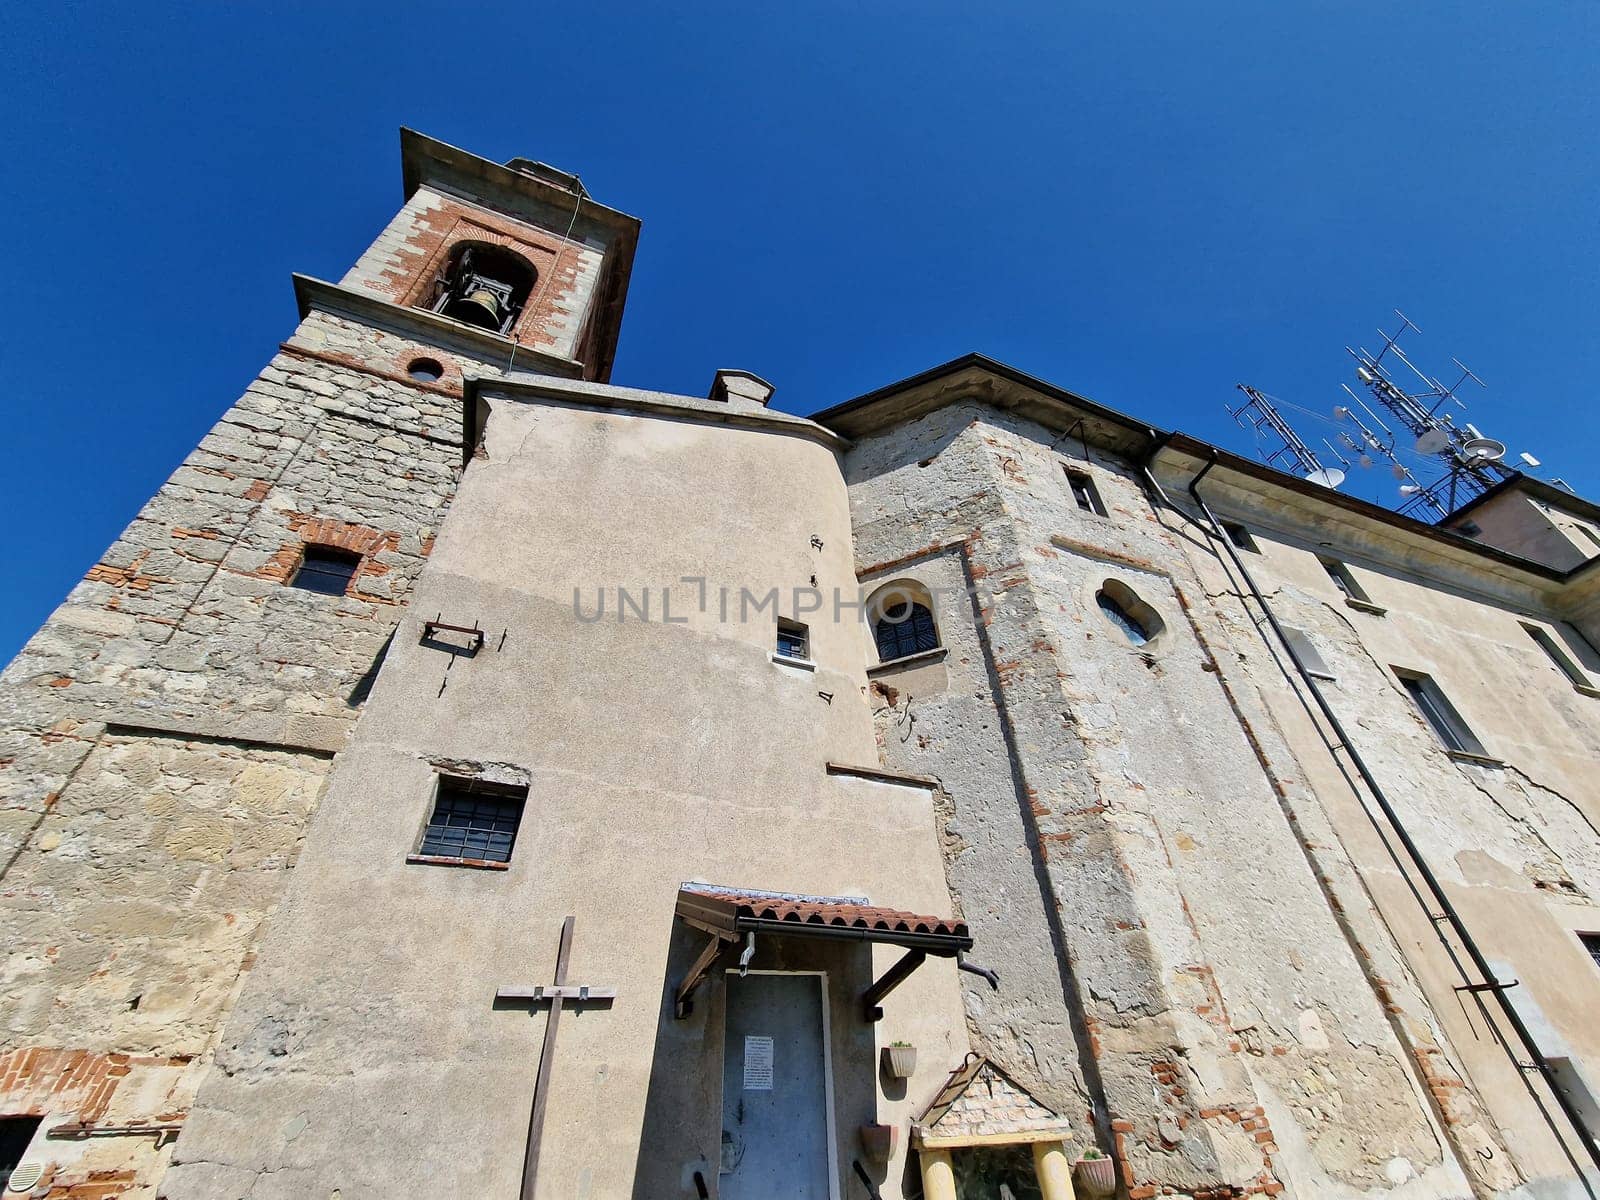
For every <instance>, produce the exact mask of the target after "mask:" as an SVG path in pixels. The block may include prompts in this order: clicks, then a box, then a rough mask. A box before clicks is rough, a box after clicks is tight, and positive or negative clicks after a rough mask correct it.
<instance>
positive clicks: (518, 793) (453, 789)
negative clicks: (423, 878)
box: [417, 775, 528, 863]
mask: <svg viewBox="0 0 1600 1200" xmlns="http://www.w3.org/2000/svg"><path fill="white" fill-rule="evenodd" d="M527 801H528V789H527V788H525V787H524V788H519V787H511V786H509V785H506V784H499V783H486V782H484V781H483V780H481V779H457V778H455V777H454V776H450V775H441V776H440V777H439V790H438V793H437V794H436V795H435V797H434V801H433V815H432V816H431V817H429V818H428V827H427V829H425V830H424V831H423V834H422V845H421V846H420V847H418V849H417V853H418V854H421V855H423V856H425V857H428V858H457V859H462V860H465V861H468V862H496V863H503V862H510V861H511V847H512V845H513V844H514V843H515V842H516V840H517V826H518V824H520V823H521V821H522V810H523V808H524V807H525V806H526V804H527Z"/></svg>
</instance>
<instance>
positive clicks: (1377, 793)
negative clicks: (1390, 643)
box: [1140, 431, 1600, 1169]
mask: <svg viewBox="0 0 1600 1200" xmlns="http://www.w3.org/2000/svg"><path fill="white" fill-rule="evenodd" d="M1152 433H1153V431H1152ZM1161 445H1162V443H1160V442H1157V443H1156V444H1155V447H1154V449H1152V450H1151V452H1150V454H1149V455H1148V456H1147V457H1146V458H1145V461H1144V463H1143V465H1142V466H1141V467H1140V471H1141V472H1142V473H1143V475H1144V478H1145V481H1146V482H1147V483H1148V484H1149V485H1150V486H1151V488H1152V489H1154V491H1155V492H1156V494H1157V495H1159V496H1160V497H1161V498H1162V500H1163V501H1165V502H1166V503H1167V504H1168V505H1169V506H1170V507H1173V508H1174V509H1176V506H1175V505H1173V504H1172V501H1171V499H1170V498H1168V496H1167V494H1166V492H1164V491H1163V490H1162V488H1161V485H1160V484H1159V483H1157V482H1156V478H1155V476H1154V475H1152V474H1151V472H1150V460H1151V459H1153V458H1154V457H1155V452H1156V451H1157V450H1159V449H1160V448H1161ZM1216 465H1217V455H1216V451H1214V450H1213V451H1212V453H1211V457H1210V459H1209V461H1207V463H1206V465H1205V466H1204V467H1203V468H1201V470H1200V473H1199V474H1198V475H1196V476H1195V477H1194V478H1193V479H1191V480H1190V481H1189V488H1188V491H1189V495H1190V496H1191V497H1193V498H1194V502H1195V504H1196V505H1198V506H1199V509H1200V511H1201V513H1203V514H1204V515H1205V518H1206V523H1207V524H1208V525H1209V526H1210V527H1211V528H1210V533H1211V535H1212V537H1213V538H1214V539H1215V540H1216V541H1217V542H1218V543H1220V544H1221V546H1222V549H1223V551H1224V552H1225V553H1226V554H1227V555H1228V557H1229V559H1231V560H1232V562H1233V566H1234V569H1235V570H1237V571H1238V572H1239V575H1240V577H1241V578H1243V579H1244V582H1245V586H1246V587H1248V588H1249V589H1250V594H1251V595H1252V596H1254V597H1255V601H1256V604H1257V605H1258V606H1260V608H1261V612H1262V614H1263V615H1264V616H1265V617H1266V618H1267V623H1268V624H1269V625H1271V626H1272V632H1273V633H1274V634H1275V635H1276V636H1277V639H1278V642H1279V643H1280V644H1281V645H1282V646H1283V648H1284V650H1286V651H1287V652H1288V655H1289V661H1290V662H1291V663H1293V664H1294V669H1295V673H1296V674H1297V675H1299V676H1300V680H1301V682H1302V683H1304V684H1305V686H1306V688H1307V689H1308V690H1309V691H1310V692H1311V698H1312V699H1313V700H1314V701H1315V702H1316V705H1317V708H1318V709H1319V710H1320V711H1321V713H1322V715H1323V717H1324V718H1325V719H1326V720H1327V722H1328V725H1329V726H1330V727H1331V728H1332V730H1333V733H1334V737H1335V738H1336V739H1337V741H1338V745H1339V747H1341V748H1343V750H1344V752H1345V753H1346V754H1347V755H1349V757H1350V762H1351V765H1353V766H1354V767H1355V769H1356V773H1357V774H1358V775H1360V776H1361V780H1362V782H1363V783H1365V784H1366V785H1367V790H1368V791H1369V792H1371V794H1372V798H1373V799H1374V800H1376V801H1377V803H1378V807H1379V809H1381V810H1382V812H1383V816H1384V819H1385V820H1386V821H1388V823H1389V825H1390V827H1391V828H1392V829H1393V830H1394V832H1395V836H1396V837H1397V838H1398V839H1399V841H1400V844H1401V846H1403V847H1404V848H1405V852H1406V856H1407V857H1408V858H1410V860H1411V862H1412V864H1413V865H1414V866H1415V867H1416V869H1417V873H1418V874H1420V875H1421V876H1422V879H1423V882H1424V883H1425V884H1427V888H1428V893H1429V894H1430V895H1431V896H1432V897H1433V899H1434V901H1435V902H1436V903H1437V904H1438V905H1439V911H1440V915H1439V916H1434V915H1433V914H1431V913H1430V914H1429V918H1430V919H1431V920H1432V921H1433V922H1434V923H1435V925H1437V923H1438V922H1439V921H1441V920H1442V921H1445V922H1448V923H1449V926H1450V928H1451V929H1452V930H1454V931H1455V935H1456V937H1457V939H1458V940H1459V941H1460V943H1461V946H1462V948H1463V949H1465V950H1466V952H1467V957H1468V958H1470V959H1471V960H1472V965H1473V966H1474V967H1475V968H1477V970H1478V972H1479V973H1480V974H1481V975H1482V977H1483V978H1484V979H1485V980H1487V981H1488V982H1487V983H1481V984H1469V985H1468V990H1470V991H1473V992H1478V993H1483V992H1488V993H1489V994H1490V995H1492V996H1493V997H1494V998H1495V1000H1496V1001H1497V1002H1498V1004H1499V1006H1500V1011H1501V1013H1502V1014H1503V1015H1504V1016H1505V1020H1506V1024H1507V1025H1509V1026H1510V1027H1511V1030H1512V1032H1513V1033H1515V1034H1516V1036H1517V1040H1518V1041H1519V1042H1521V1043H1522V1048H1523V1049H1524V1050H1526V1051H1527V1053H1528V1057H1529V1059H1530V1062H1529V1063H1527V1064H1524V1063H1520V1062H1515V1059H1514V1058H1513V1062H1514V1065H1516V1066H1517V1067H1518V1069H1519V1070H1526V1069H1527V1068H1528V1067H1529V1066H1531V1067H1532V1068H1533V1069H1534V1070H1536V1071H1538V1073H1539V1074H1540V1076H1541V1077H1543V1079H1544V1081H1545V1084H1546V1086H1547V1087H1548V1088H1549V1089H1550V1094H1551V1095H1552V1096H1553V1097H1554V1098H1555V1101H1556V1104H1557V1105H1559V1106H1560V1108H1561V1111H1562V1113H1563V1114H1565V1116H1566V1118H1567V1122H1568V1124H1569V1125H1571V1127H1572V1131H1573V1133H1574V1134H1576V1135H1577V1138H1578V1141H1579V1142H1581V1143H1582V1145H1583V1148H1584V1149H1585V1150H1586V1151H1588V1154H1589V1158H1590V1159H1591V1160H1592V1161H1593V1162H1594V1164H1595V1167H1596V1168H1597V1169H1600V1145H1597V1144H1596V1142H1595V1138H1594V1135H1593V1134H1591V1133H1590V1132H1589V1129H1588V1127H1587V1126H1586V1125H1584V1123H1583V1117H1582V1116H1581V1115H1580V1114H1579V1112H1578V1109H1577V1106H1576V1105H1575V1104H1573V1102H1572V1100H1571V1099H1570V1098H1569V1097H1568V1096H1567V1094H1566V1092H1565V1091H1563V1090H1562V1088H1561V1086H1560V1084H1559V1082H1558V1081H1557V1079H1556V1074H1555V1071H1554V1070H1553V1069H1552V1068H1551V1066H1550V1064H1549V1063H1548V1062H1547V1061H1546V1060H1545V1057H1544V1054H1543V1052H1541V1051H1540V1049H1539V1043H1538V1042H1537V1041H1535V1040H1534V1037H1533V1034H1532V1033H1531V1032H1530V1031H1529V1029H1528V1027H1527V1026H1526V1025H1525V1024H1523V1022H1522V1017H1521V1016H1520V1015H1518V1013H1517V1010H1516V1008H1515V1007H1514V1006H1513V1005H1512V1003H1511V1001H1510V1000H1509V999H1508V998H1507V997H1506V985H1505V984H1502V983H1501V982H1500V981H1499V980H1497V979H1495V976H1494V971H1493V970H1491V969H1490V967H1489V962H1488V960H1487V959H1486V958H1484V956H1483V951H1482V950H1480V949H1479V948H1478V943H1477V942H1475V941H1474V940H1473V938H1472V934H1471V933H1470V932H1468V930H1467V926H1466V922H1464V921H1463V920H1462V919H1461V915H1460V914H1459V913H1458V912H1456V909H1455V905H1453V904H1451V903H1450V898H1449V896H1447V895H1446V894H1445V890H1444V886H1443V885H1442V884H1441V883H1440V882H1439V879H1438V876H1436V875H1435V874H1434V873H1433V871H1432V870H1431V869H1430V868H1429V866H1428V862H1427V859H1425V858H1424V857H1423V855H1422V850H1421V849H1420V848H1419V847H1418V846H1417V844H1416V843H1415V842H1414V841H1412V840H1411V834H1410V833H1408V832H1407V831H1406V827H1405V824H1404V823H1403V822H1402V821H1401V820H1400V814H1399V813H1397V812H1396V811H1395V809H1394V806H1393V805H1392V804H1390V803H1389V797H1388V796H1387V794H1385V792H1384V790H1383V787H1382V786H1381V785H1380V784H1379V783H1378V781H1377V779H1376V778H1375V777H1374V776H1373V774H1372V772H1371V770H1369V769H1368V767H1367V764H1366V760H1365V759H1363V758H1362V757H1361V752H1360V751H1359V750H1357V749H1356V747H1355V743H1353V742H1352V741H1351V740H1350V737H1349V735H1348V734H1347V733H1345V729H1344V724H1343V722H1341V721H1340V720H1339V717H1338V714H1336V713H1335V712H1334V711H1333V706H1332V705H1330V704H1329V703H1328V701H1327V698H1326V697H1324V696H1323V694H1322V689H1321V688H1319V687H1318V686H1317V681H1316V679H1315V678H1314V677H1313V676H1312V675H1311V674H1310V673H1309V672H1308V671H1307V670H1306V668H1305V664H1304V663H1302V662H1301V661H1300V658H1299V656H1298V655H1297V654H1296V653H1295V651H1294V646H1292V645H1291V644H1290V642H1289V639H1288V637H1287V636H1286V635H1285V634H1284V631H1283V626H1282V625H1280V624H1279V623H1278V617H1277V614H1276V613H1274V612H1273V611H1272V605H1270V604H1268V603H1267V598H1266V596H1264V595H1262V592H1261V589H1260V588H1259V587H1258V586H1257V585H1256V581H1255V577H1254V576H1252V575H1251V574H1250V568H1249V567H1248V566H1246V565H1245V562H1244V560H1243V559H1242V558H1240V557H1239V551H1238V550H1237V549H1236V548H1235V547H1234V544H1233V542H1232V541H1231V540H1230V539H1229V537H1228V535H1227V534H1226V533H1225V532H1224V531H1223V528H1222V523H1221V522H1220V521H1218V520H1217V514H1216V513H1214V512H1212V511H1211V506H1210V505H1209V504H1207V503H1206V502H1205V500H1204V499H1202V498H1201V496H1200V490H1199V489H1200V481H1201V480H1203V479H1204V478H1205V477H1206V476H1207V475H1209V474H1210V473H1211V469H1212V468H1213V467H1215V466H1216Z"/></svg>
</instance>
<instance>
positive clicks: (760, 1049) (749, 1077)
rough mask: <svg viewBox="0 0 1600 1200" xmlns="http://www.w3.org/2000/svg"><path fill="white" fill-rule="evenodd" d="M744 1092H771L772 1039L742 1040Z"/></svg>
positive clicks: (754, 1038) (750, 1038)
mask: <svg viewBox="0 0 1600 1200" xmlns="http://www.w3.org/2000/svg"><path fill="white" fill-rule="evenodd" d="M744 1090H745V1091H747V1092H770V1091H771V1090H772V1039H771V1038H769V1037H746V1038H745V1039H744Z"/></svg>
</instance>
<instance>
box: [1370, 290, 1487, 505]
mask: <svg viewBox="0 0 1600 1200" xmlns="http://www.w3.org/2000/svg"><path fill="white" fill-rule="evenodd" d="M1394 315H1395V316H1397V317H1399V318H1400V328H1399V329H1397V330H1396V331H1395V332H1394V333H1392V334H1390V333H1385V332H1384V331H1383V330H1382V329H1379V330H1378V336H1379V337H1381V338H1383V349H1381V350H1379V351H1378V352H1377V353H1376V354H1373V353H1371V352H1370V351H1368V350H1367V349H1366V348H1365V347H1356V348H1351V347H1349V346H1346V347H1345V349H1346V351H1348V353H1349V354H1350V356H1351V357H1352V358H1354V359H1355V360H1356V378H1357V379H1359V380H1360V381H1361V384H1362V386H1363V387H1365V388H1366V390H1367V392H1368V394H1369V395H1371V397H1372V398H1373V400H1374V401H1376V402H1377V403H1378V404H1379V405H1380V406H1381V407H1383V408H1385V409H1387V410H1388V411H1389V412H1390V413H1391V414H1392V415H1393V416H1394V418H1395V420H1396V421H1398V422H1399V423H1400V424H1401V425H1403V426H1404V427H1405V428H1406V429H1408V430H1409V431H1410V432H1411V434H1412V436H1413V437H1414V438H1415V439H1416V440H1415V442H1414V444H1413V445H1414V448H1415V449H1416V451H1417V452H1418V453H1419V454H1427V455H1433V456H1435V457H1437V458H1438V459H1439V460H1440V461H1441V462H1442V463H1443V464H1444V469H1445V473H1444V474H1443V475H1442V476H1440V477H1439V478H1438V479H1436V480H1434V481H1433V482H1432V483H1430V484H1429V485H1428V486H1427V487H1421V486H1420V485H1416V481H1415V480H1414V479H1413V480H1411V482H1410V484H1408V485H1407V486H1403V487H1402V488H1401V493H1402V494H1403V495H1405V496H1408V497H1410V498H1409V499H1408V500H1407V501H1406V503H1405V504H1403V505H1402V506H1401V508H1400V511H1401V512H1411V511H1413V510H1415V509H1417V508H1422V507H1426V508H1429V509H1431V510H1433V511H1434V512H1435V513H1436V514H1437V515H1438V516H1440V517H1444V516H1448V515H1449V514H1450V513H1452V512H1454V511H1455V510H1456V508H1457V506H1458V505H1459V504H1461V503H1463V502H1465V501H1467V500H1470V499H1472V498H1473V497H1474V496H1479V495H1482V494H1483V493H1484V492H1486V491H1487V490H1488V489H1489V488H1491V487H1493V486H1494V485H1495V484H1497V483H1499V482H1500V481H1501V480H1502V479H1506V478H1509V477H1510V476H1512V475H1514V474H1516V472H1515V471H1514V470H1513V469H1512V468H1510V467H1508V466H1506V465H1505V463H1504V462H1503V461H1502V460H1503V459H1504V458H1505V453H1506V448H1505V445H1504V444H1503V443H1501V442H1497V441H1495V440H1494V439H1493V438H1487V437H1484V436H1483V435H1482V434H1481V433H1479V432H1478V430H1477V428H1476V427H1474V426H1472V425H1465V424H1464V425H1457V424H1456V423H1455V420H1454V415H1453V414H1452V413H1449V412H1443V413H1441V412H1440V409H1442V408H1445V407H1446V405H1448V404H1455V405H1457V406H1459V407H1461V408H1462V409H1465V408H1466V404H1465V403H1464V402H1463V401H1462V400H1461V398H1460V397H1459V396H1457V395H1456V392H1457V391H1458V390H1459V389H1460V388H1461V385H1462V384H1464V383H1466V381H1467V380H1469V379H1470V380H1472V382H1473V383H1475V384H1477V385H1478V386H1479V387H1483V386H1484V383H1483V380H1481V379H1479V378H1478V377H1477V376H1476V375H1474V374H1473V373H1472V372H1471V371H1470V370H1469V369H1468V368H1467V367H1466V366H1464V365H1463V364H1462V363H1461V360H1460V359H1454V358H1453V359H1451V360H1450V361H1451V362H1453V363H1455V365H1456V368H1457V370H1459V371H1460V372H1461V375H1460V377H1459V378H1457V380H1456V381H1455V383H1453V384H1450V385H1448V386H1446V385H1445V384H1444V383H1442V382H1441V381H1440V380H1438V379H1435V378H1434V377H1433V376H1431V375H1428V374H1426V373H1424V372H1423V371H1421V370H1419V369H1418V368H1417V366H1416V365H1415V364H1414V363H1412V361H1411V360H1410V359H1409V358H1407V357H1406V355H1405V351H1403V350H1401V349H1400V345H1399V342H1400V339H1401V337H1403V336H1404V335H1405V334H1406V333H1407V332H1414V333H1421V332H1422V330H1421V329H1419V328H1417V326H1416V324H1415V323H1414V322H1413V321H1412V320H1411V318H1409V317H1407V316H1406V315H1405V313H1403V312H1401V311H1400V310H1399V309H1395V314H1394ZM1385 359H1388V360H1389V361H1388V363H1387V364H1386V363H1385V361H1384V360H1385ZM1395 363H1400V364H1402V365H1404V366H1405V367H1406V369H1407V370H1409V371H1410V372H1411V374H1412V375H1414V376H1416V378H1417V381H1418V382H1420V383H1421V385H1422V386H1421V387H1420V388H1416V384H1412V385H1411V386H1412V387H1413V388H1416V390H1414V391H1408V390H1407V389H1406V388H1405V387H1402V386H1401V385H1400V383H1399V382H1397V381H1396V379H1395V377H1394V374H1393V373H1392V372H1391V370H1390V367H1391V366H1393V364H1395ZM1345 390H1346V391H1349V389H1348V388H1346V389H1345ZM1362 407H1364V408H1365V407H1366V406H1365V405H1363V406H1362ZM1346 411H1348V410H1346ZM1367 413H1368V415H1369V416H1375V414H1374V413H1373V412H1372V410H1371V409H1367ZM1357 423H1358V424H1359V421H1358V422H1357ZM1380 424H1381V422H1380ZM1391 446H1392V441H1391ZM1391 457H1392V455H1391ZM1397 465H1398V464H1397ZM1407 474H1408V475H1409V474H1410V473H1409V472H1407Z"/></svg>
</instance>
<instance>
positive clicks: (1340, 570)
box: [1317, 558, 1372, 604]
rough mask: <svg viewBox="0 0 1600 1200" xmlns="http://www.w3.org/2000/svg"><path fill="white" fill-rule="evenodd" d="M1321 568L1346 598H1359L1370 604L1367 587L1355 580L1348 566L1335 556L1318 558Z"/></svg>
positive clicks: (1362, 601) (1363, 602)
mask: <svg viewBox="0 0 1600 1200" xmlns="http://www.w3.org/2000/svg"><path fill="white" fill-rule="evenodd" d="M1317 561H1318V562H1320V563H1321V564H1322V569H1323V570H1324V571H1326V572H1327V573H1328V578H1329V579H1331V580H1333V586H1334V587H1336V588H1338V589H1339V590H1340V591H1341V592H1343V593H1344V595H1345V599H1347V600H1359V601H1360V602H1361V603H1362V604H1371V603H1372V597H1371V596H1369V595H1367V589H1366V588H1364V587H1362V586H1361V584H1360V583H1359V582H1357V580H1356V577H1355V576H1354V575H1353V574H1351V572H1350V568H1349V567H1347V566H1345V565H1344V563H1342V562H1340V561H1339V560H1338V559H1337V558H1319V559H1317Z"/></svg>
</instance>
